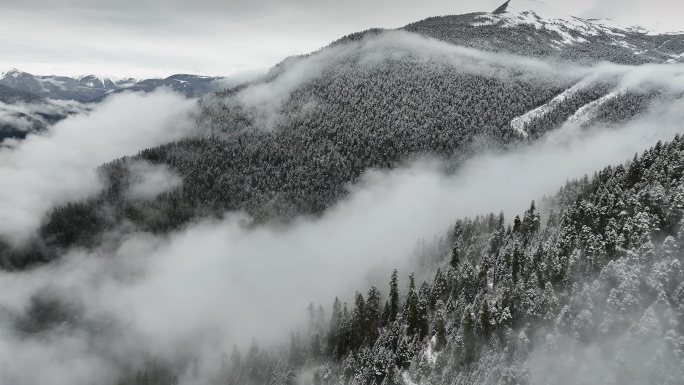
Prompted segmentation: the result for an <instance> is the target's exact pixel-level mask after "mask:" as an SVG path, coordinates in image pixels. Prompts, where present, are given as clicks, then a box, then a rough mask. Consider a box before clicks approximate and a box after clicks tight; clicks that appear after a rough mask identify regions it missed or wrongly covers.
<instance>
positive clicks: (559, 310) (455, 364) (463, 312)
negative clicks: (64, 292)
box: [146, 136, 684, 385]
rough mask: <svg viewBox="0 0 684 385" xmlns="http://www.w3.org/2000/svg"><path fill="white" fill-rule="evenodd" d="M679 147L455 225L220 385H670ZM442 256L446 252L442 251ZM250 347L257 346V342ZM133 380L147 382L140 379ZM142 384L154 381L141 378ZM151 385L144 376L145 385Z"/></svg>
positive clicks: (233, 369)
mask: <svg viewBox="0 0 684 385" xmlns="http://www.w3.org/2000/svg"><path fill="white" fill-rule="evenodd" d="M683 155H684V140H683V139H682V138H680V137H679V136H677V137H676V138H675V139H674V140H673V141H672V142H671V143H665V144H661V143H660V142H659V143H658V144H657V145H656V146H655V147H652V148H650V149H649V150H647V151H645V152H644V153H643V154H642V155H640V156H636V155H635V157H634V159H633V160H632V161H631V162H628V163H626V164H624V165H618V166H617V167H610V166H609V167H606V168H605V169H603V170H601V171H600V172H598V173H596V174H595V175H594V176H593V177H592V178H587V177H585V178H583V179H580V180H573V181H569V182H568V183H567V184H566V185H565V186H563V187H562V188H561V189H560V190H559V192H558V193H557V194H556V195H555V196H553V197H550V198H545V200H544V201H543V202H542V207H544V208H545V209H544V215H543V219H542V215H540V211H539V209H538V208H537V207H536V206H535V204H534V202H532V205H531V206H530V209H529V210H527V211H526V212H525V213H524V215H522V216H516V217H515V219H514V221H513V225H512V226H511V225H508V226H507V225H506V222H505V220H504V217H503V213H501V214H499V215H495V214H489V215H485V216H479V217H476V218H475V219H474V220H472V219H468V218H465V219H462V220H458V221H456V224H455V226H454V227H453V229H451V230H450V231H449V234H448V236H447V240H446V242H444V243H442V244H441V245H440V246H441V248H438V249H437V253H431V254H426V255H425V256H424V258H425V259H424V260H423V261H422V262H423V264H427V265H428V266H433V274H432V275H431V276H427V278H426V279H425V280H424V281H423V282H421V281H420V280H417V279H416V277H415V276H414V275H413V274H412V275H411V277H410V280H409V282H410V283H409V287H408V290H406V289H403V290H402V289H400V288H398V286H397V272H396V270H395V273H394V274H393V275H392V278H391V280H390V284H389V290H386V289H381V290H379V289H378V288H376V287H371V288H370V290H369V291H368V294H367V295H364V294H363V293H359V292H357V294H356V298H355V301H354V304H349V305H348V304H347V303H344V304H341V303H340V302H339V301H338V300H337V299H335V300H334V301H332V299H331V303H333V306H332V309H327V311H328V312H329V313H328V314H330V315H331V316H330V317H326V310H325V309H324V308H323V307H318V310H317V309H316V307H315V306H314V305H313V304H312V306H311V307H310V308H309V312H310V318H311V321H310V324H309V328H308V332H307V333H306V334H304V335H299V334H297V335H292V337H291V339H290V342H289V343H287V344H284V345H283V347H282V348H280V349H278V350H275V351H269V350H267V349H263V348H262V349H260V348H259V347H258V344H257V342H256V341H255V342H254V343H253V345H252V347H251V348H250V350H249V351H248V352H247V353H246V354H245V355H244V356H242V355H241V354H240V353H239V352H238V351H237V350H235V351H234V352H233V353H232V355H231V357H230V360H227V359H225V358H224V359H225V365H224V367H223V368H222V372H221V373H219V374H211V376H215V377H214V378H215V381H216V383H221V384H257V383H272V384H294V383H300V384H317V385H318V384H338V383H347V384H369V385H370V384H498V383H518V384H533V383H544V384H570V383H619V384H649V383H652V384H679V383H681V379H682V378H683V377H684V356H683V355H682V351H683V349H684V327H683V326H682V325H684V283H683V282H682V281H683V279H682V278H684V277H683V276H682V269H681V266H682V262H683V260H684V252H682V248H683V247H684V232H683V230H682V223H683V221H682V219H683V218H684V156H683ZM452 244H453V249H452V248H451V247H449V245H452ZM257 340H258V337H257ZM146 374H147V373H146ZM147 375H152V373H150V374H147ZM148 378H150V379H151V378H152V377H148Z"/></svg>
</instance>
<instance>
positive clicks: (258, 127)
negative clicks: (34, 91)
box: [3, 28, 662, 266]
mask: <svg viewBox="0 0 684 385" xmlns="http://www.w3.org/2000/svg"><path fill="white" fill-rule="evenodd" d="M500 30H501V28H500ZM360 36H361V35H360ZM621 76H622V75H621V74H620V73H611V72H610V71H608V72H605V71H604V72H602V73H601V72H600V73H593V70H592V69H591V68H586V67H578V66H576V65H574V64H570V63H567V64H559V63H548V62H540V61H537V60H529V59H526V58H522V57H515V56H507V55H501V54H490V53H484V52H482V51H475V50H471V49H464V48H459V47H455V46H452V45H449V44H445V43H442V42H438V41H435V40H426V39H424V38H422V37H420V36H418V35H416V34H411V33H407V32H404V31H389V32H383V33H379V34H372V35H369V36H365V37H364V36H361V37H360V38H358V39H357V38H347V39H342V40H341V41H339V42H337V43H335V44H333V45H331V46H330V47H327V48H325V49H323V50H321V51H319V52H316V53H314V54H311V55H307V56H304V57H293V58H289V59H287V60H285V61H284V62H282V63H280V64H279V65H277V66H276V67H274V68H273V69H272V70H271V71H270V72H269V73H267V74H266V75H265V76H263V77H262V78H260V79H257V80H255V81H252V82H249V83H246V84H243V85H240V86H237V87H233V88H230V89H227V90H224V91H221V92H218V93H216V94H214V95H210V96H207V97H205V98H203V99H201V100H200V102H199V110H200V111H199V113H198V114H197V116H196V121H197V124H198V126H199V127H201V128H202V131H203V132H204V134H203V135H199V136H196V137H194V138H191V139H187V140H183V141H181V142H176V143H169V144H167V145H163V146H160V147H157V148H151V149H148V150H145V151H142V152H141V153H140V154H139V155H138V156H136V157H134V159H133V160H132V161H133V162H135V161H140V160H142V161H148V162H151V163H152V164H155V165H164V166H168V167H170V169H171V170H173V171H174V172H176V173H177V174H179V176H180V178H181V179H182V185H181V186H180V187H178V188H177V189H175V190H174V191H170V192H165V193H162V194H160V195H159V196H157V197H154V198H152V199H144V200H141V199H131V198H130V197H129V196H127V194H126V191H127V189H128V185H127V183H128V182H127V179H126V178H127V176H126V175H127V171H126V170H127V167H128V166H127V164H128V162H129V161H115V162H113V163H112V164H110V165H106V166H104V167H103V168H102V171H103V175H104V177H105V179H106V183H105V190H104V191H103V192H102V193H101V194H99V195H98V196H96V197H91V198H88V199H85V200H82V201H79V202H74V203H71V204H69V205H67V206H64V207H60V208H57V209H56V210H55V211H54V212H52V213H50V214H49V216H48V217H47V218H46V221H45V224H44V226H43V227H42V228H41V230H40V239H39V240H37V241H36V242H34V243H33V244H32V245H31V246H29V247H28V249H27V250H28V251H27V250H23V251H21V250H19V251H18V250H15V251H12V252H9V251H5V252H3V253H4V260H5V263H9V264H10V265H19V266H23V265H26V264H30V263H32V262H38V261H45V260H50V259H52V258H53V257H54V256H55V255H57V254H59V250H61V249H62V248H65V247H70V246H73V245H80V246H89V245H95V244H97V243H98V240H99V237H100V236H101V235H102V234H103V233H105V232H107V231H110V230H114V229H115V228H117V227H119V226H120V225H121V224H123V223H126V224H127V225H133V228H135V229H139V230H143V231H153V232H164V231H168V230H170V229H177V228H179V227H180V226H183V225H184V224H185V223H187V222H188V221H190V220H192V219H193V218H200V217H205V216H221V215H222V214H223V213H224V212H226V211H240V210H241V211H245V212H247V213H248V214H249V215H251V216H252V217H253V218H255V219H256V222H257V223H260V222H264V221H268V220H273V219H277V220H285V221H288V220H291V219H292V218H294V217H296V216H299V215H317V214H319V213H321V212H322V211H323V210H324V209H325V208H327V207H329V206H330V205H331V204H332V203H334V202H336V201H338V200H339V199H340V198H341V197H344V196H345V194H346V191H347V190H346V185H347V184H348V183H353V182H354V181H355V180H357V178H358V177H359V176H360V175H361V174H362V173H364V172H365V171H367V170H369V169H372V168H376V169H377V168H380V169H389V168H393V167H396V166H398V165H400V164H402V163H403V162H406V161H408V160H410V159H414V158H416V157H420V156H426V155H427V156H438V157H441V158H445V159H449V162H450V164H451V166H450V167H454V166H455V165H457V164H458V163H459V161H460V159H465V158H467V157H468V156H470V154H472V153H473V152H475V151H477V150H478V149H481V148H490V149H492V148H498V149H505V147H506V146H507V145H509V144H511V143H513V142H517V141H520V140H533V139H535V138H537V137H539V136H540V135H543V134H544V133H545V132H547V131H548V130H551V129H553V128H555V127H558V126H560V125H561V124H563V123H565V122H566V121H568V120H574V121H576V122H577V123H581V124H582V125H584V126H590V125H591V124H592V123H595V122H599V121H604V122H616V121H626V120H630V119H632V118H634V117H635V116H638V115H639V114H641V113H643V112H645V111H646V109H647V107H648V105H649V103H651V102H652V101H653V100H656V99H659V98H660V97H661V94H662V91H661V90H659V89H657V87H656V88H653V87H651V88H648V87H647V88H643V87H642V88H634V89H630V88H628V89H623V88H620V90H619V91H617V89H616V88H615V87H616V86H618V84H619V83H620V80H621ZM654 87H655V86H654ZM608 107H609V111H608V110H606V108H608ZM6 250H8V248H6ZM8 253H9V254H8ZM8 261H13V262H8Z"/></svg>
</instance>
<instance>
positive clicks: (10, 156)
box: [0, 91, 194, 241]
mask: <svg viewBox="0 0 684 385" xmlns="http://www.w3.org/2000/svg"><path fill="white" fill-rule="evenodd" d="M193 104H194V102H193V101H190V100H186V99H185V98H183V97H182V96H179V95H176V94H173V93H170V92H168V91H157V92H154V93H151V94H148V95H143V94H134V93H130V94H121V95H116V96H113V97H111V98H110V99H108V100H107V101H106V102H105V103H103V104H101V105H99V106H97V108H95V109H94V110H93V111H92V112H90V113H88V114H83V113H82V114H78V115H75V116H72V117H69V118H67V119H65V120H63V121H61V122H59V123H57V124H56V125H54V126H51V127H49V129H48V131H47V132H43V133H40V134H33V135H29V136H28V137H27V138H26V139H25V140H22V141H20V142H16V141H15V142H12V141H5V142H4V144H5V146H3V147H0V180H2V183H3V187H2V189H0V234H1V235H4V236H8V237H9V239H10V240H12V241H17V240H23V239H25V238H26V237H27V236H29V235H31V233H32V232H33V231H34V230H35V229H36V228H37V227H38V225H39V224H40V220H41V218H42V216H43V215H44V213H45V212H46V211H47V210H49V209H52V208H53V207H55V206H57V205H60V204H63V203H66V202H68V201H71V200H74V199H79V198H81V197H85V196H88V195H91V194H93V193H95V192H96V191H98V190H99V189H100V188H101V185H100V181H99V180H98V176H97V173H96V168H97V167H98V166H100V165H102V164H103V163H105V162H108V161H111V160H114V159H117V158H120V157H122V156H126V155H135V154H136V153H137V152H138V151H140V150H143V149H145V148H149V147H152V146H156V145H159V144H162V143H166V142H169V141H172V140H177V139H180V138H182V137H183V136H185V135H187V134H188V132H189V130H190V129H191V127H192V124H191V122H190V120H189V119H188V118H187V111H186V110H187V109H188V108H191V106H192V105H193Z"/></svg>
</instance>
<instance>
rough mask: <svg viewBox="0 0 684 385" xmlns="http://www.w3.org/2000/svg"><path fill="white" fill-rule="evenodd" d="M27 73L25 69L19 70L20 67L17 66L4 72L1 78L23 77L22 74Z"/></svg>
mask: <svg viewBox="0 0 684 385" xmlns="http://www.w3.org/2000/svg"><path fill="white" fill-rule="evenodd" d="M25 74H27V73H26V72H24V71H20V70H18V69H16V68H12V69H11V70H9V71H7V72H5V73H3V74H2V77H1V78H2V79H6V78H19V77H21V76H22V75H25Z"/></svg>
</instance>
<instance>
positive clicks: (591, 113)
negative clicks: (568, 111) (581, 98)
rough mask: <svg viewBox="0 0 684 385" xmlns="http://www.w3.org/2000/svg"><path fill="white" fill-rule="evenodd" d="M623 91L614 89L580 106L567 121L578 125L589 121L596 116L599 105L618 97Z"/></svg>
mask: <svg viewBox="0 0 684 385" xmlns="http://www.w3.org/2000/svg"><path fill="white" fill-rule="evenodd" d="M621 93H622V92H620V91H614V92H611V93H609V94H607V95H605V96H603V97H602V98H600V99H597V100H594V101H593V102H591V103H587V104H585V105H584V106H582V107H580V109H579V110H577V112H575V114H574V115H572V116H571V117H570V118H569V119H568V121H567V123H573V124H577V125H582V124H585V123H588V122H589V121H591V120H592V119H594V118H595V117H596V112H597V111H598V109H599V107H601V106H602V105H603V104H604V103H606V102H607V101H609V100H611V99H615V98H617V97H618V96H620V94H621Z"/></svg>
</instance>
